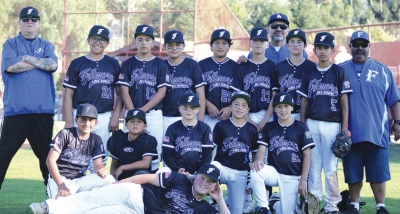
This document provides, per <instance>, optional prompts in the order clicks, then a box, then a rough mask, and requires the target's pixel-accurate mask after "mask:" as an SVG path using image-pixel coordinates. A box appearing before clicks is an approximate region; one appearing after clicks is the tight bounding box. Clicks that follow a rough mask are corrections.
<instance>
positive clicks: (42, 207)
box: [29, 201, 49, 214]
mask: <svg viewBox="0 0 400 214" xmlns="http://www.w3.org/2000/svg"><path fill="white" fill-rule="evenodd" d="M29 207H30V208H31V210H32V212H33V214H46V213H49V207H48V206H47V203H46V201H43V202H41V203H32V204H31V205H30V206H29Z"/></svg>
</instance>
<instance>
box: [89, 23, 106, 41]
mask: <svg viewBox="0 0 400 214" xmlns="http://www.w3.org/2000/svg"><path fill="white" fill-rule="evenodd" d="M91 36H100V37H102V38H104V39H107V40H108V41H110V31H109V30H108V28H106V27H104V26H101V25H95V26H93V27H92V29H90V31H89V35H88V37H91Z"/></svg>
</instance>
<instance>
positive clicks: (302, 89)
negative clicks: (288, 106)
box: [296, 72, 310, 98]
mask: <svg viewBox="0 0 400 214" xmlns="http://www.w3.org/2000/svg"><path fill="white" fill-rule="evenodd" d="M309 81H310V78H309V76H308V75H307V72H303V74H302V75H301V81H300V85H299V86H297V90H296V92H297V93H298V94H300V95H301V96H303V97H306V98H309V97H308V85H309Z"/></svg>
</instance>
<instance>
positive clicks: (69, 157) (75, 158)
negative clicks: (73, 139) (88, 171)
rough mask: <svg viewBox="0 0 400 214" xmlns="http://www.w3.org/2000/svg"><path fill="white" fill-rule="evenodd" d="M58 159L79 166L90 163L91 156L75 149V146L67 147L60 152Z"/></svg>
mask: <svg viewBox="0 0 400 214" xmlns="http://www.w3.org/2000/svg"><path fill="white" fill-rule="evenodd" d="M60 159H64V160H65V161H67V162H68V164H71V165H80V166H85V165H86V166H87V165H89V163H90V160H91V159H92V157H90V156H87V155H85V154H84V151H82V150H79V149H75V148H68V149H66V150H64V151H62V153H61V154H60Z"/></svg>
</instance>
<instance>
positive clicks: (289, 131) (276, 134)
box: [259, 120, 315, 176]
mask: <svg viewBox="0 0 400 214" xmlns="http://www.w3.org/2000/svg"><path fill="white" fill-rule="evenodd" d="M261 134H262V140H261V141H259V144H260V145H263V146H267V147H268V164H269V165H271V166H273V167H274V168H275V169H276V171H278V172H279V173H281V174H285V175H296V176H298V175H301V171H302V169H303V158H304V157H303V151H304V150H305V149H307V148H314V146H315V144H314V142H313V139H312V137H311V133H310V131H309V130H308V127H307V125H306V124H304V123H302V122H300V121H297V120H293V123H292V124H290V125H289V126H282V125H281V124H280V123H279V122H278V121H272V122H269V123H267V124H265V126H264V128H263V130H262V132H261Z"/></svg>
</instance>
